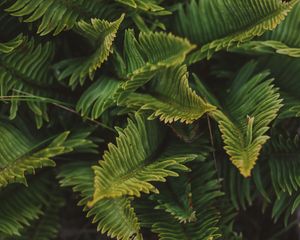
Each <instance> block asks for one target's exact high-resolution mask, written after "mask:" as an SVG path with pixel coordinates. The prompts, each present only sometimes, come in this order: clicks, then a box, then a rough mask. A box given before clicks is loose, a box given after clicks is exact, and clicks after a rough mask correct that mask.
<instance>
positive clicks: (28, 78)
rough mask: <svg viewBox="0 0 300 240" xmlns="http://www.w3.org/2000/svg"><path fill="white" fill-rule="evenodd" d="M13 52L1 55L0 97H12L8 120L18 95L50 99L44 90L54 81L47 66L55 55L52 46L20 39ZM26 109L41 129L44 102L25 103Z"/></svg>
mask: <svg viewBox="0 0 300 240" xmlns="http://www.w3.org/2000/svg"><path fill="white" fill-rule="evenodd" d="M20 41H22V42H20ZM16 43H17V45H18V47H16V48H15V49H14V50H13V51H10V52H8V53H2V54H1V53H0V95H1V96H9V95H10V94H11V95H13V96H14V98H13V99H12V101H11V103H12V104H11V108H10V118H11V119H13V118H15V116H16V114H17V110H18V104H19V102H20V100H19V99H18V96H20V92H26V93H28V94H33V95H36V96H44V97H48V96H51V95H52V96H53V95H54V93H53V92H52V93H51V91H46V90H45V88H47V87H49V86H50V85H51V84H52V83H53V82H54V79H53V76H52V75H51V73H50V64H51V61H52V58H53V55H54V46H53V44H52V43H50V42H47V43H45V44H37V43H36V42H35V41H34V39H31V40H29V39H28V38H27V37H20V38H18V40H17V42H16ZM27 105H28V107H29V109H30V110H31V111H32V112H33V113H34V114H35V120H36V123H37V126H38V127H39V128H40V127H41V125H42V123H43V120H46V121H48V114H47V108H46V103H43V102H41V101H28V102H27Z"/></svg>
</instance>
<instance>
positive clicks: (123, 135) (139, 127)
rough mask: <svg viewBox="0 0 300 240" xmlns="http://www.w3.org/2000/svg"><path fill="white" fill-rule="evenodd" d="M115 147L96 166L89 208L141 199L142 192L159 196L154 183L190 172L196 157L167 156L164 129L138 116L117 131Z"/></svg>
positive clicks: (110, 148)
mask: <svg viewBox="0 0 300 240" xmlns="http://www.w3.org/2000/svg"><path fill="white" fill-rule="evenodd" d="M117 130H118V134H119V137H118V138H117V139H116V145H114V144H112V143H111V144H109V145H108V151H106V152H105V153H104V156H103V160H101V161H99V165H97V166H94V167H93V168H94V171H95V192H94V196H93V200H92V201H91V202H90V203H89V206H93V205H94V204H96V203H97V202H98V201H100V200H102V199H107V198H116V197H121V196H124V195H131V196H137V197H139V196H140V195H141V192H144V193H149V192H158V190H157V188H156V187H155V186H154V185H153V184H152V183H151V182H155V181H156V182H157V181H159V182H163V181H165V179H166V177H167V176H178V174H177V173H176V170H187V169H188V168H187V167H185V166H184V165H183V163H184V162H186V161H190V160H192V159H194V158H195V157H196V155H194V154H185V155H182V154H176V155H168V154H166V155H164V153H163V149H161V144H162V143H163V140H164V137H163V129H162V128H161V126H160V125H159V124H158V123H157V122H156V121H148V120H146V119H145V118H144V117H143V116H141V115H138V114H136V115H135V119H134V120H130V119H129V120H128V126H127V127H126V128H125V129H117Z"/></svg>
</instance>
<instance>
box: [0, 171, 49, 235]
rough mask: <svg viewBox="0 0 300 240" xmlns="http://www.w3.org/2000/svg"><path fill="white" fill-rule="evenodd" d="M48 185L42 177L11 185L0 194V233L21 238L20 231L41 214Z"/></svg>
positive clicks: (47, 192)
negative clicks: (24, 183) (27, 184)
mask: <svg viewBox="0 0 300 240" xmlns="http://www.w3.org/2000/svg"><path fill="white" fill-rule="evenodd" d="M49 188H50V183H49V179H48V178H47V177H46V176H45V175H44V176H43V177H38V178H36V179H34V180H33V181H31V182H30V184H29V186H28V187H25V186H24V185H19V184H15V185H11V186H9V187H7V188H6V189H4V190H3V191H1V192H0V203H1V204H0V233H1V234H4V235H8V236H21V230H22V229H23V228H24V227H25V226H28V225H29V224H30V222H32V221H33V220H36V219H38V218H39V217H40V216H41V215H42V214H43V207H45V206H46V205H47V204H48V201H47V198H48V196H49V194H51V193H49Z"/></svg>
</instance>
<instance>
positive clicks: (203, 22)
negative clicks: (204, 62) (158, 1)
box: [176, 0, 298, 63]
mask: <svg viewBox="0 0 300 240" xmlns="http://www.w3.org/2000/svg"><path fill="white" fill-rule="evenodd" d="M297 2H298V1H297V0H293V1H279V0H218V1H210V0H201V1H199V0H192V1H191V2H190V3H189V4H187V6H186V7H184V6H182V7H181V8H180V10H179V14H178V19H177V22H176V28H177V29H178V31H179V32H180V33H181V34H182V35H183V36H186V37H188V38H189V39H190V40H191V41H192V42H195V43H197V44H200V45H201V49H200V50H199V51H198V52H196V53H194V55H192V56H191V57H190V58H189V60H188V62H189V63H193V62H196V61H199V60H201V59H203V58H205V57H208V58H210V57H211V56H212V54H213V53H214V52H215V51H219V50H221V49H224V48H228V47H232V46H234V45H237V44H239V43H241V42H245V41H248V40H250V39H252V38H253V37H255V36H260V35H262V34H263V33H264V32H265V31H267V30H273V29H274V28H275V27H276V26H277V25H278V24H279V23H280V22H281V21H282V20H283V19H284V18H285V17H286V15H287V14H288V12H289V11H290V10H291V9H292V8H293V6H294V5H295V4H296V3H297Z"/></svg>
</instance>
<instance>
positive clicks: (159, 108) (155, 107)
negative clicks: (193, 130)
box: [121, 66, 215, 123]
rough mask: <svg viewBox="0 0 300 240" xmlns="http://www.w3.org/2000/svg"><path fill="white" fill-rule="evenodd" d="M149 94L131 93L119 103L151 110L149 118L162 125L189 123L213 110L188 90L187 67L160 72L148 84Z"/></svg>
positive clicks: (212, 107)
mask: <svg viewBox="0 0 300 240" xmlns="http://www.w3.org/2000/svg"><path fill="white" fill-rule="evenodd" d="M149 91H150V93H151V94H140V93H131V94H130V95H128V96H127V97H126V99H124V102H123V103H121V104H125V105H126V106H129V107H133V108H139V109H141V110H150V111H151V112H152V114H151V116H150V117H149V118H148V119H155V118H156V117H159V119H160V120H161V121H164V122H165V123H172V122H173V121H180V122H186V123H192V122H193V121H195V120H197V119H199V118H200V117H202V116H203V115H204V114H205V113H206V112H210V111H213V110H215V107H214V106H212V105H210V104H208V103H206V102H205V101H204V100H203V99H202V98H201V97H200V96H198V95H197V94H196V93H195V92H194V91H193V90H192V89H191V88H190V86H189V83H188V72H187V68H186V66H181V67H170V68H168V69H166V70H165V71H162V72H161V73H160V74H158V75H157V77H155V78H154V80H152V81H151V86H150V90H149Z"/></svg>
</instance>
